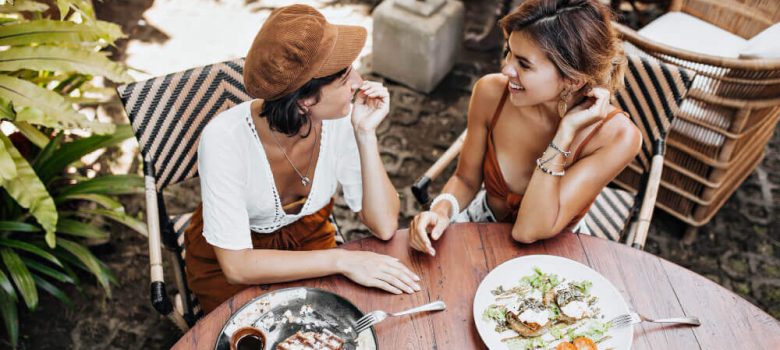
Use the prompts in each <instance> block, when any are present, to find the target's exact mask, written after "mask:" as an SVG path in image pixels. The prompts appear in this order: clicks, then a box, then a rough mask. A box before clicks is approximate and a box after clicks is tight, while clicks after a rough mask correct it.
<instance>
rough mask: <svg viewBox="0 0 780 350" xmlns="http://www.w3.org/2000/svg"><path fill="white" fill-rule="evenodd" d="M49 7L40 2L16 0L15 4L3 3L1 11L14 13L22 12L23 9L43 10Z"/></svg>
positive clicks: (0, 6)
mask: <svg viewBox="0 0 780 350" xmlns="http://www.w3.org/2000/svg"><path fill="white" fill-rule="evenodd" d="M48 9H49V5H46V4H43V3H40V2H35V1H25V0H16V1H14V2H13V4H10V3H5V4H3V5H0V13H13V12H22V11H30V12H43V11H46V10H48Z"/></svg>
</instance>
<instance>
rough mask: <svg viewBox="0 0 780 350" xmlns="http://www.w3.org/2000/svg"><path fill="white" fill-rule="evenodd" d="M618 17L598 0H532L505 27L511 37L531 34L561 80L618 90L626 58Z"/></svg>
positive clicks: (504, 21) (506, 19)
mask: <svg viewBox="0 0 780 350" xmlns="http://www.w3.org/2000/svg"><path fill="white" fill-rule="evenodd" d="M612 17H613V15H612V11H611V10H610V8H609V7H607V6H606V5H604V4H602V3H600V2H599V1H598V0H526V1H524V2H523V3H522V4H521V5H520V6H519V7H517V8H516V9H514V10H513V11H512V12H511V13H509V14H508V15H506V16H505V17H504V18H502V19H501V21H500V22H499V25H500V26H501V28H502V29H503V30H504V35H505V37H506V38H509V35H510V34H511V33H512V32H515V31H523V32H524V33H526V34H528V35H530V36H531V38H533V39H534V40H535V41H536V42H537V43H538V44H539V46H540V47H541V48H542V50H543V51H544V52H545V53H546V55H547V58H548V59H549V60H550V61H552V62H553V64H555V66H556V67H557V68H558V72H559V73H560V74H561V76H563V77H565V78H569V79H572V80H579V81H584V82H585V83H586V84H585V88H587V87H594V86H599V87H604V88H607V89H609V90H610V92H615V90H617V89H618V88H619V87H621V86H622V85H623V76H624V73H625V67H626V59H625V54H624V52H623V45H622V42H621V41H620V39H619V38H618V36H617V31H616V30H615V28H613V27H612V22H611V21H612Z"/></svg>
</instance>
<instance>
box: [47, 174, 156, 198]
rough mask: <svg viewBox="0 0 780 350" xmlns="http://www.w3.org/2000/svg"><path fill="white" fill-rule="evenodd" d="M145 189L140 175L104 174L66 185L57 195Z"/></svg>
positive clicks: (120, 192)
mask: <svg viewBox="0 0 780 350" xmlns="http://www.w3.org/2000/svg"><path fill="white" fill-rule="evenodd" d="M143 189H144V179H143V177H140V176H138V175H104V176H100V177H96V178H93V179H89V180H82V181H79V182H78V183H76V184H73V185H70V186H68V187H65V188H64V189H62V191H61V192H60V193H58V194H57V195H56V196H55V197H56V199H57V200H62V198H63V197H70V196H73V195H81V194H103V195H118V194H134V193H140V192H142V191H143Z"/></svg>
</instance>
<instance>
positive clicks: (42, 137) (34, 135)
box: [13, 121, 50, 148]
mask: <svg viewBox="0 0 780 350" xmlns="http://www.w3.org/2000/svg"><path fill="white" fill-rule="evenodd" d="M13 124H14V126H15V127H16V128H17V129H19V132H21V133H22V135H24V137H26V138H27V139H28V140H30V142H32V143H33V144H34V145H36V146H38V148H43V147H45V146H46V145H48V144H49V141H50V139H49V137H48V136H46V134H44V133H42V132H41V131H40V130H38V128H36V127H35V126H33V125H32V124H30V123H28V122H23V121H15V122H13Z"/></svg>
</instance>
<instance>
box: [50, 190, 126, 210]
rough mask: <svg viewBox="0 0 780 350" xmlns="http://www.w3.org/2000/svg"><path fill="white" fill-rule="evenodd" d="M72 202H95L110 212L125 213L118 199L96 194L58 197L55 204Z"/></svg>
mask: <svg viewBox="0 0 780 350" xmlns="http://www.w3.org/2000/svg"><path fill="white" fill-rule="evenodd" d="M72 200H82V201H90V202H95V203H97V204H99V205H100V206H102V207H103V208H106V209H108V210H113V211H119V212H124V211H125V208H124V207H123V206H122V203H121V202H119V201H118V200H116V199H114V198H112V197H110V196H107V195H103V194H95V193H90V194H73V195H70V196H64V197H61V196H57V197H55V198H54V203H55V204H57V205H59V204H62V203H65V202H68V201H72Z"/></svg>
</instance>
